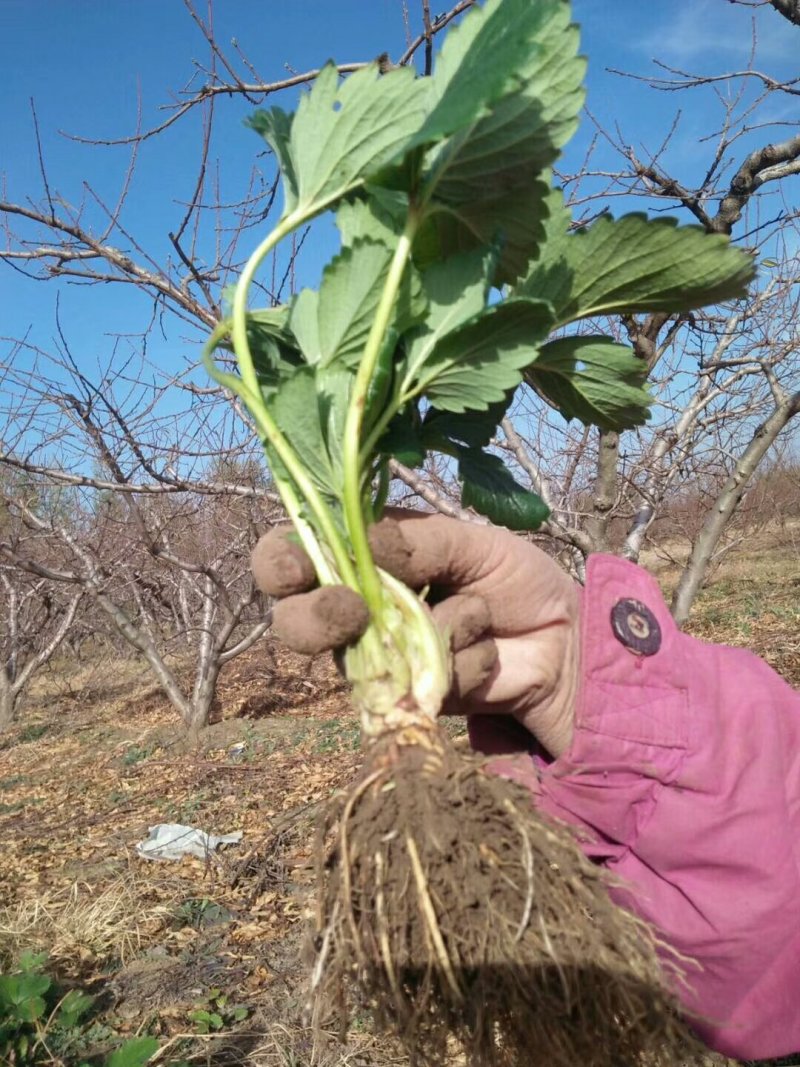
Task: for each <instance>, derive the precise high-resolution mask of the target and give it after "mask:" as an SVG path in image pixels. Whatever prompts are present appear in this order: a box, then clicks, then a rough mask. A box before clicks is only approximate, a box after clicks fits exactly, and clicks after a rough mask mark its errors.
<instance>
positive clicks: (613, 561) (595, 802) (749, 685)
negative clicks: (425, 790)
mask: <svg viewBox="0 0 800 1067" xmlns="http://www.w3.org/2000/svg"><path fill="white" fill-rule="evenodd" d="M582 627H583V644H582V655H583V665H582V673H583V689H582V693H581V697H580V701H579V704H578V708H577V712H576V730H575V737H574V740H573V743H572V746H571V748H570V750H569V752H568V753H566V754H565V755H563V756H561V757H560V758H559V759H557V760H555V761H550V762H548V761H546V760H545V759H544V758H542V757H541V756H537V755H534V756H533V757H532V759H533V766H531V768H530V772H528V773H526V774H525V778H526V779H527V781H526V784H528V785H529V787H530V788H531V789H532V792H533V793H534V795H535V796H536V799H537V803H538V805H539V806H540V807H541V809H542V810H543V811H546V812H548V813H549V814H551V815H553V816H555V817H556V818H559V819H562V820H565V821H567V822H570V823H573V824H577V825H579V826H581V827H582V828H584V829H586V830H588V831H589V832H590V836H591V840H590V841H589V842H587V844H586V846H585V851H586V852H587V854H589V855H590V856H592V857H593V858H595V859H597V860H598V861H600V862H602V863H604V864H605V866H606V867H608V868H609V870H610V871H612V872H613V873H614V875H616V876H617V877H618V878H621V879H623V880H624V882H625V883H626V885H627V887H628V888H626V889H624V890H622V889H620V890H615V891H614V892H615V895H616V898H617V900H618V902H619V903H620V904H623V905H624V906H626V907H628V908H629V909H630V910H632V911H635V912H636V913H637V914H638V915H640V916H642V917H643V918H645V919H647V920H648V921H649V922H650V923H652V924H653V926H655V927H656V928H657V929H658V930H659V931H660V933H661V935H662V937H663V938H664V940H665V941H666V942H667V943H668V944H670V945H672V946H673V947H674V948H675V949H677V950H678V951H679V952H680V953H681V954H682V955H684V956H689V957H691V958H692V959H693V960H695V961H696V964H697V966H696V967H692V968H690V969H688V971H687V979H688V982H689V985H690V987H691V991H687V990H685V989H678V990H677V992H678V995H679V996H680V998H681V1000H682V1002H683V1003H684V1005H685V1006H686V1008H687V1009H688V1010H689V1011H690V1012H691V1013H692V1015H694V1016H696V1017H699V1018H701V1020H702V1021H701V1022H698V1023H696V1024H694V1025H695V1029H696V1030H697V1032H698V1034H699V1035H700V1036H701V1037H702V1038H703V1039H704V1040H705V1041H706V1042H707V1043H708V1044H709V1045H711V1046H712V1047H713V1048H715V1049H717V1050H719V1051H720V1052H724V1053H725V1054H727V1055H729V1056H735V1057H739V1058H748V1059H761V1058H767V1057H773V1056H781V1055H786V1054H788V1053H791V1052H794V1051H797V1050H798V1049H800V694H798V693H796V692H794V691H793V690H792V689H791V688H790V687H789V686H788V685H787V684H786V683H785V682H784V681H783V680H782V679H781V678H780V677H779V676H778V675H777V674H775V672H774V671H772V670H771V668H769V667H768V666H767V665H766V664H765V663H763V662H762V661H761V660H759V659H757V658H756V657H755V656H753V655H751V654H750V653H749V652H745V651H742V650H739V649H734V648H725V647H721V646H716V645H708V644H705V643H704V642H702V641H698V640H697V639H695V638H692V637H689V636H687V635H686V634H683V633H681V632H680V631H679V630H678V629H677V628H676V626H675V624H674V622H673V621H672V618H671V616H670V614H669V611H668V610H667V607H666V605H665V604H664V601H663V599H662V597H661V593H660V591H659V588H658V586H657V584H656V583H655V581H654V580H653V579H652V578H651V577H650V576H649V575H648V574H646V573H645V572H644V571H643V570H640V569H639V568H638V567H635V566H634V565H633V564H630V563H626V562H625V561H623V560H620V559H617V558H615V557H612V556H602V555H597V556H592V557H591V558H590V560H589V566H588V576H587V583H586V589H585V591H584V597H583V623H582ZM497 725H498V724H497V723H496V720H495V724H494V725H493V724H492V722H491V719H489V718H488V717H483V716H480V717H476V719H475V721H473V722H472V723H471V724H470V730H471V736H472V740H473V744H474V745H475V747H476V748H478V749H480V750H481V751H485V752H488V753H496V752H498V751H508V750H509V746H508V745H507V744H506V745H503V744H502V742H500V743H498V735H497V729H496V728H497ZM512 773H513V776H514V777H519V774H518V773H514V772H512ZM529 775H530V777H529Z"/></svg>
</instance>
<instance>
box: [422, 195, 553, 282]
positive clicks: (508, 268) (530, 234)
mask: <svg viewBox="0 0 800 1067" xmlns="http://www.w3.org/2000/svg"><path fill="white" fill-rule="evenodd" d="M549 191H550V190H549V187H548V186H547V184H546V183H545V182H542V181H531V182H529V183H528V184H527V185H525V186H521V187H520V188H519V189H513V190H511V191H510V192H508V193H504V194H502V195H500V196H497V197H494V198H487V199H480V200H470V201H465V202H464V203H458V204H448V205H447V206H446V207H444V206H442V205H440V204H436V203H435V202H434V205H433V206H432V210H431V212H430V214H429V215H428V217H427V219H426V220H425V222H424V223H423V227H422V229H421V232H420V234H419V236H418V238H417V241H416V243H415V248H414V252H415V256H414V258H415V261H416V262H417V263H418V265H419V266H420V267H421V268H424V267H425V266H426V265H427V264H429V263H433V262H437V261H439V260H444V259H446V258H447V257H449V256H452V255H454V254H455V253H458V252H468V251H471V250H472V249H475V248H485V247H486V246H487V245H494V246H496V248H497V250H498V251H497V255H496V264H495V271H494V274H493V275H492V278H491V281H492V284H493V285H496V286H500V285H506V284H512V283H513V282H515V281H516V280H517V279H518V278H519V277H520V275H522V274H525V273H526V272H527V270H528V268H529V263H530V261H531V260H532V259H533V258H534V256H535V254H536V253H537V251H538V249H539V246H540V244H541V243H542V240H543V238H544V234H545V230H544V222H543V220H544V219H545V218H546V214H547V206H546V205H547V201H548V194H549Z"/></svg>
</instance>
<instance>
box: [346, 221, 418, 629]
mask: <svg viewBox="0 0 800 1067" xmlns="http://www.w3.org/2000/svg"><path fill="white" fill-rule="evenodd" d="M417 224H418V220H417V215H416V212H415V211H414V209H413V208H412V209H411V210H410V212H409V216H408V221H407V222H406V228H405V230H404V231H403V233H402V235H401V237H400V240H399V241H398V243H397V248H396V249H395V253H394V256H393V258H392V262H391V264H390V265H389V272H388V274H387V276H386V282H385V284H384V287H383V292H382V293H381V299H380V302H379V304H378V308H377V311H376V312H375V318H374V319H373V321H372V328H371V329H370V332H369V337H368V338H367V343H366V345H365V346H364V354H363V356H362V357H361V362H360V364H359V368H358V373H357V374H356V380H355V383H354V384H353V393H352V396H351V397H350V404H349V406H348V409H347V418H346V421H345V427H344V441H343V448H342V467H343V470H344V500H343V503H344V516H345V522H346V524H347V532H348V534H349V535H350V543H351V545H352V546H353V555H354V557H355V561H356V567H357V569H358V577H359V582H360V592H361V595H362V596H363V597H364V600H365V601H366V603H367V607H368V608H369V609H370V611H371V612H372V615H373V618H374V619H376V620H380V618H381V614H382V605H383V593H382V587H381V580H380V576H379V574H378V570H377V568H376V566H375V562H374V560H373V558H372V552H371V551H370V547H369V541H368V539H367V526H366V522H365V521H364V511H363V507H362V499H361V497H362V491H363V479H362V473H363V463H362V456H361V429H362V426H363V423H364V405H365V404H366V399H367V394H368V393H369V387H370V384H371V382H372V378H373V375H374V373H375V367H376V365H377V362H378V356H379V355H380V351H381V346H382V345H383V343H384V338H385V336H386V331H387V329H388V328H389V323H390V322H391V319H392V314H393V312H394V305H395V301H396V299H397V294H398V292H399V289H400V286H401V284H402V281H403V274H404V272H405V269H406V263H407V261H408V258H409V256H410V254H411V244H412V242H413V240H414V234H415V232H416V228H417Z"/></svg>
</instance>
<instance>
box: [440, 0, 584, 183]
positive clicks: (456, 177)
mask: <svg viewBox="0 0 800 1067" xmlns="http://www.w3.org/2000/svg"><path fill="white" fill-rule="evenodd" d="M525 6H526V8H527V10H526V11H525V12H524V21H525V24H526V25H525V28H524V29H523V31H522V32H523V33H528V34H530V37H529V38H528V45H527V52H526V54H525V55H524V57H523V59H522V63H521V65H520V66H519V67H518V68H516V79H517V84H516V85H514V87H513V90H512V91H511V92H507V93H506V94H505V95H504V96H503V97H502V99H499V100H498V101H497V102H496V103H495V105H494V106H493V107H492V109H491V111H490V112H489V113H488V114H487V115H485V116H484V117H483V118H481V119H480V120H479V121H478V122H477V123H474V124H473V125H471V126H470V127H469V128H468V129H466V130H462V131H461V132H459V133H457V134H455V135H454V136H453V137H451V138H449V139H448V140H447V141H446V142H445V143H444V144H442V145H438V146H436V147H435V148H434V149H433V150H432V151H431V152H430V154H429V156H428V158H427V159H426V161H425V165H426V169H427V170H428V173H429V174H430V175H431V180H432V181H434V182H435V187H436V194H435V195H436V198H437V199H438V200H444V201H446V202H447V203H449V204H466V203H472V202H473V201H475V200H481V199H483V198H486V197H491V198H496V197H498V193H500V192H502V193H503V194H508V193H510V192H511V191H513V190H516V189H519V188H521V187H525V186H528V185H529V184H530V183H531V182H532V181H533V180H534V179H535V178H536V177H537V176H538V175H540V174H541V172H542V171H543V170H544V169H545V168H546V167H549V166H550V165H551V164H552V163H553V162H554V161H555V160H556V158H557V157H558V155H559V152H560V149H561V148H562V147H563V145H564V144H566V142H567V141H568V140H569V139H570V138H571V137H572V135H573V134H574V132H575V130H576V129H577V125H578V116H579V114H580V110H581V108H582V106H583V100H584V91H583V88H582V83H583V78H584V74H585V72H586V62H585V60H584V59H583V58H581V57H580V56H578V54H577V53H578V41H579V34H578V28H577V26H572V25H570V8H569V4H568V3H565V2H564V0H537V3H528V4H527V5H525ZM521 14H522V13H518V14H517V16H516V17H517V18H519V17H520V15H521ZM503 17H505V18H508V17H509V16H508V14H504V16H503ZM510 28H511V30H512V32H513V33H516V32H517V30H518V26H517V23H516V22H512V23H511V24H510ZM488 62H489V63H490V64H494V63H496V62H498V60H497V58H496V57H492V58H490V59H489V60H488ZM429 121H430V119H429Z"/></svg>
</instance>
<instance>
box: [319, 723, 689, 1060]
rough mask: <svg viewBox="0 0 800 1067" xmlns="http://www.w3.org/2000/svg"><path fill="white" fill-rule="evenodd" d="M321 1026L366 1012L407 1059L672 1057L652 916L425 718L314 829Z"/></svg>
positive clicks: (675, 1031) (389, 746)
mask: <svg viewBox="0 0 800 1067" xmlns="http://www.w3.org/2000/svg"><path fill="white" fill-rule="evenodd" d="M321 834H322V841H321V842H320V848H319V849H318V850H317V855H318V856H319V857H320V858H319V870H318V879H319V891H318V904H317V914H316V920H315V937H314V949H315V960H314V965H313V973H312V996H313V1000H312V1003H313V1010H314V1013H315V1019H316V1022H317V1024H318V1025H319V1026H320V1027H322V1026H325V1025H328V1024H329V1021H330V1015H331V1014H334V1015H336V1016H337V1017H338V1019H339V1020H340V1022H341V1025H342V1026H343V1027H344V1026H345V1025H346V1020H347V1017H348V1013H349V1012H352V1011H353V1010H358V1011H364V1010H365V1009H366V1010H367V1011H369V1012H370V1013H371V1014H372V1015H373V1017H374V1018H375V1020H376V1022H377V1024H378V1025H379V1026H380V1027H381V1028H383V1029H385V1030H388V1031H390V1032H392V1033H394V1034H395V1035H397V1036H398V1037H399V1038H400V1039H401V1040H402V1042H403V1043H404V1045H405V1046H406V1048H407V1050H408V1051H409V1052H410V1054H411V1057H412V1062H414V1063H417V1064H426V1065H427V1064H444V1063H446V1062H452V1061H451V1059H450V1057H452V1054H453V1042H454V1041H455V1042H456V1043H457V1044H458V1045H459V1046H460V1048H461V1050H462V1052H463V1057H464V1059H463V1061H462V1062H465V1063H467V1064H469V1065H471V1067H489V1065H508V1067H511V1065H518V1064H521V1063H524V1064H526V1065H534V1064H543V1065H544V1064H547V1065H548V1067H562V1065H563V1067H567V1065H569V1067H574V1065H575V1064H576V1063H579V1064H581V1065H583V1067H585V1065H592V1067H625V1065H628V1064H631V1065H632V1064H639V1063H641V1062H642V1061H641V1058H640V1057H641V1056H642V1054H643V1053H644V1054H647V1055H648V1056H649V1057H650V1058H649V1059H648V1063H652V1064H659V1063H664V1064H667V1063H669V1064H672V1063H675V1062H676V1061H678V1062H679V1060H678V1056H679V1055H684V1056H685V1054H686V1051H687V1043H688V1042H689V1039H688V1036H687V1034H686V1031H685V1030H684V1029H683V1027H682V1025H681V1024H680V1023H679V1021H678V1019H677V1016H676V1013H675V1007H674V1002H673V1000H672V998H671V996H670V994H669V992H668V990H667V986H666V983H665V978H664V974H663V969H662V966H661V964H660V962H659V960H658V957H657V955H656V951H655V947H654V940H653V938H652V936H651V934H650V932H649V931H648V929H647V928H646V927H645V926H644V925H643V924H642V923H640V922H639V921H638V920H636V919H635V918H633V917H632V916H631V915H629V914H628V913H627V912H625V911H623V910H621V909H620V908H618V907H616V906H615V905H614V904H613V903H612V901H611V900H610V898H609V896H608V893H607V889H606V884H605V881H604V876H603V874H602V872H601V871H600V870H599V869H598V868H597V867H595V866H594V865H592V864H591V863H590V862H589V861H588V860H586V859H585V858H584V856H583V855H582V853H581V852H580V850H579V848H578V846H577V844H576V842H575V840H574V838H573V837H572V835H571V833H570V832H569V831H568V830H567V829H565V828H563V829H562V828H560V827H558V826H556V825H555V824H553V823H551V822H549V821H547V820H546V819H545V818H543V817H542V816H541V815H539V814H537V813H536V811H535V810H534V809H533V808H532V806H531V802H530V797H529V795H528V794H527V792H526V791H525V790H524V789H522V788H521V787H519V786H517V785H515V784H514V783H511V782H508V781H505V780H503V779H499V778H497V777H493V776H491V775H489V774H487V773H486V772H485V771H484V770H483V769H482V767H481V765H480V764H479V762H478V761H477V760H475V759H464V758H463V757H461V756H459V755H458V754H457V753H456V752H454V751H453V749H452V747H451V745H450V743H449V742H448V741H447V739H446V738H445V737H444V735H442V734H441V733H439V732H438V731H419V730H416V729H414V730H412V731H410V732H407V733H406V735H405V736H404V735H402V734H395V735H393V736H392V737H390V738H386V737H384V738H382V739H381V740H379V741H378V742H376V744H375V745H374V746H373V747H372V749H371V750H370V752H369V754H368V758H367V762H366V765H365V767H364V771H363V774H362V776H361V777H360V779H359V781H358V782H357V784H356V785H355V787H354V788H353V789H351V790H350V791H349V792H348V793H344V794H340V795H338V797H337V798H336V801H335V804H334V807H333V809H332V810H331V811H330V813H329V816H328V818H327V820H326V822H325V824H324V826H323V827H322V829H321Z"/></svg>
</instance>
